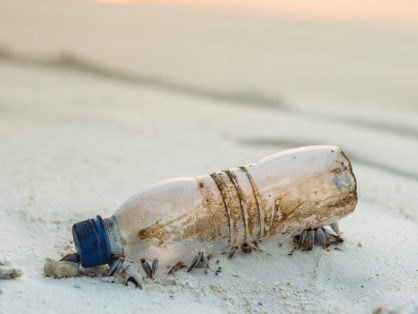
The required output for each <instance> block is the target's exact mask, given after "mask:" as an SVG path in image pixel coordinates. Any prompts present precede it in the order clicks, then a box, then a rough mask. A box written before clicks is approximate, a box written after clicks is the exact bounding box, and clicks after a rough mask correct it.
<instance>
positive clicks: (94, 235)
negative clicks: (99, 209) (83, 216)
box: [73, 216, 112, 267]
mask: <svg viewBox="0 0 418 314" xmlns="http://www.w3.org/2000/svg"><path fill="white" fill-rule="evenodd" d="M73 238H74V246H75V248H76V250H77V253H78V255H79V258H80V262H81V265H82V266H83V267H91V266H96V265H103V264H110V263H111V262H112V252H111V248H110V241H109V237H108V235H107V232H106V229H105V226H104V223H103V219H102V217H100V216H97V217H96V218H93V219H87V220H84V221H81V222H78V223H76V224H74V225H73Z"/></svg>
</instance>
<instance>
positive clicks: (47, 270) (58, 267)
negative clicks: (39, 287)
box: [44, 258, 80, 279]
mask: <svg viewBox="0 0 418 314" xmlns="http://www.w3.org/2000/svg"><path fill="white" fill-rule="evenodd" d="M44 275H45V276H47V277H54V278H57V279H58V278H70V277H76V276H78V275H80V267H79V264H77V263H73V262H67V261H55V260H53V259H50V258H48V259H47V260H46V262H45V264H44Z"/></svg>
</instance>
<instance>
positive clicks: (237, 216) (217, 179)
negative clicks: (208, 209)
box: [210, 167, 264, 244]
mask: <svg viewBox="0 0 418 314" xmlns="http://www.w3.org/2000/svg"><path fill="white" fill-rule="evenodd" d="M210 177H211V178H212V180H213V181H214V183H215V185H216V188H217V190H218V193H219V197H220V198H221V199H222V207H223V209H224V210H225V214H226V216H227V217H228V228H229V235H228V241H229V242H230V243H231V244H241V243H243V242H248V241H254V240H256V239H259V238H260V237H262V236H263V228H264V226H263V224H264V213H263V210H262V208H261V206H260V201H259V198H260V197H261V196H260V193H259V192H258V189H257V186H256V185H255V182H254V180H253V178H252V177H251V175H250V174H249V172H248V171H247V169H246V168H245V167H239V168H231V169H228V170H225V171H217V172H214V173H212V174H211V175H210Z"/></svg>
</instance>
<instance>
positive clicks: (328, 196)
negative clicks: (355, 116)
mask: <svg viewBox="0 0 418 314" xmlns="http://www.w3.org/2000/svg"><path fill="white" fill-rule="evenodd" d="M356 203H357V194H356V181H355V177H354V174H353V173H352V169H351V165H350V162H349V160H348V159H347V158H346V157H345V156H344V154H343V153H342V151H341V149H340V148H338V147H336V146H308V147H302V148H298V149H293V150H288V151H285V152H282V153H277V154H274V155H271V156H268V157H266V158H264V159H262V160H260V161H259V162H257V163H251V164H247V165H245V166H241V167H237V168H231V169H228V170H225V171H217V172H214V173H212V174H210V175H202V176H197V177H186V178H176V179H170V180H165V181H162V182H160V183H157V184H155V185H153V186H151V187H149V188H147V189H146V190H145V191H143V192H141V193H138V194H136V195H134V196H133V197H131V198H130V199H129V200H128V201H126V202H125V203H124V204H122V206H121V207H120V208H119V209H118V210H117V211H116V212H115V214H114V216H113V218H114V219H115V220H116V222H117V225H118V227H119V231H120V234H121V238H122V243H123V248H124V254H125V255H126V256H127V257H128V258H130V259H133V260H138V259H139V258H142V257H144V258H149V259H154V258H157V259H159V261H160V263H162V264H166V265H172V264H174V263H176V262H178V261H184V262H190V260H191V259H192V258H193V257H194V256H195V255H196V254H197V253H198V252H199V251H203V252H205V254H209V253H214V252H218V251H221V250H225V249H227V248H228V247H231V246H234V245H240V244H242V243H244V242H248V243H250V242H252V241H255V240H258V239H261V238H265V237H270V236H273V235H275V234H284V233H289V234H294V233H298V232H301V231H302V230H304V229H306V228H309V227H318V226H322V225H326V224H330V223H332V222H336V221H338V220H339V219H341V218H342V217H344V216H346V215H348V214H349V213H351V212H352V211H353V210H354V208H355V205H356Z"/></svg>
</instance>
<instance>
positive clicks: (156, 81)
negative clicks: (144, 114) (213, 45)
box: [0, 46, 418, 138]
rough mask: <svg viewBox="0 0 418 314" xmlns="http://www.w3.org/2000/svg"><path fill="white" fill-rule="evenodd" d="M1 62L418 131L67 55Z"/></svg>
mask: <svg viewBox="0 0 418 314" xmlns="http://www.w3.org/2000/svg"><path fill="white" fill-rule="evenodd" d="M0 61H3V62H13V63H16V64H29V65H34V66H39V67H47V68H54V69H58V70H71V71H77V72H80V73H84V74H89V75H95V76H98V77H102V78H107V79H113V80H118V81H122V82H126V83H130V84H135V85H141V86H150V87H156V88H161V89H164V90H166V91H170V92H175V93H179V94H184V95H190V96H194V97H199V98H205V99H209V100H218V101H226V102H228V103H229V104H231V105H240V106H255V107H259V108H266V109H273V110H279V111H282V112H289V113H292V114H296V115H298V116H300V117H306V118H309V119H314V120H319V121H327V122H335V123H343V124H346V125H350V126H357V127H362V128H365V129H371V130H378V131H380V132H386V133H387V132H390V133H395V134H401V135H403V136H408V137H413V138H418V129H415V128H413V127H408V126H405V125H401V124H390V123H385V122H379V121H372V120H367V119H364V118H361V117H343V116H339V115H334V114H325V113H319V112H311V111H307V110H304V109H301V108H297V107H295V106H292V105H291V104H286V103H284V101H283V100H282V99H279V98H277V97H275V96H271V95H267V94H266V93H263V92H262V91H250V90H242V91H236V92H234V91H230V92H227V91H220V90H214V89H209V88H200V87H197V86H193V85H187V84H183V83H179V82H174V81H168V80H165V79H163V78H158V77H155V76H147V75H141V74H135V73H132V72H124V71H121V70H118V69H115V68H111V67H107V66H105V65H101V64H96V63H94V62H92V61H89V60H85V59H83V58H80V57H78V56H74V55H72V54H70V53H67V54H65V53H64V54H60V55H58V56H56V57H47V58H42V57H33V56H28V55H21V54H16V53H14V52H13V51H12V50H10V49H8V48H7V47H4V46H0Z"/></svg>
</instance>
